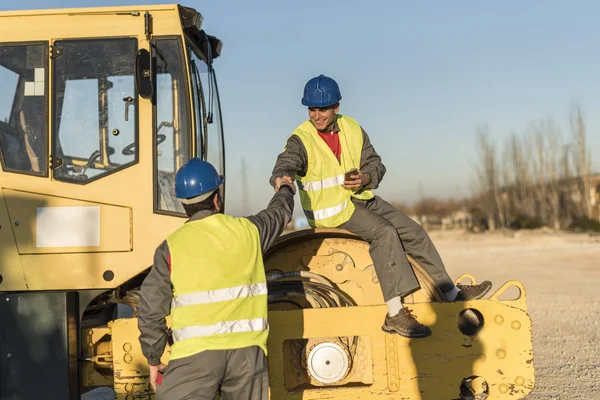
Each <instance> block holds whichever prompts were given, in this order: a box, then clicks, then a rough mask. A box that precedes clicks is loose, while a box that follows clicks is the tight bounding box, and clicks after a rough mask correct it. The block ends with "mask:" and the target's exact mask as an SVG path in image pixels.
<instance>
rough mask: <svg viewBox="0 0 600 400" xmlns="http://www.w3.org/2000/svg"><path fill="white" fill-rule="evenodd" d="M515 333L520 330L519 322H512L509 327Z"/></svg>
mask: <svg viewBox="0 0 600 400" xmlns="http://www.w3.org/2000/svg"><path fill="white" fill-rule="evenodd" d="M510 326H511V327H512V328H513V329H514V330H515V331H518V330H519V329H521V323H520V322H519V321H513V322H512V324H511V325H510Z"/></svg>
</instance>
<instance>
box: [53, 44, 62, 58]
mask: <svg viewBox="0 0 600 400" xmlns="http://www.w3.org/2000/svg"><path fill="white" fill-rule="evenodd" d="M62 55H63V51H62V49H61V48H59V47H55V46H50V59H52V60H54V59H55V58H58V57H60V56H62Z"/></svg>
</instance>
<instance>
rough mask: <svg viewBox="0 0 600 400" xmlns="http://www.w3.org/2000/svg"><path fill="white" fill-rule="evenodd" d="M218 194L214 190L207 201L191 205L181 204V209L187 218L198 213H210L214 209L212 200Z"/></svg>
mask: <svg viewBox="0 0 600 400" xmlns="http://www.w3.org/2000/svg"><path fill="white" fill-rule="evenodd" d="M218 194H219V191H218V190H215V192H214V193H213V194H212V195H210V196H209V197H208V198H207V199H205V200H202V201H200V202H198V203H192V204H183V203H182V205H183V209H184V210H185V213H186V214H187V216H188V217H191V216H192V215H194V214H196V213H199V212H200V211H211V210H214V209H215V203H214V200H213V199H214V198H215V196H217V195H218Z"/></svg>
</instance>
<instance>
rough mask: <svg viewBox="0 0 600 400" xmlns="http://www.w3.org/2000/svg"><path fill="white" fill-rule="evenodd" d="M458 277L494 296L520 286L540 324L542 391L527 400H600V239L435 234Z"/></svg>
mask: <svg viewBox="0 0 600 400" xmlns="http://www.w3.org/2000/svg"><path fill="white" fill-rule="evenodd" d="M431 237H432V239H433V241H434V243H435V244H436V246H437V248H438V250H439V252H440V254H441V256H442V258H443V259H444V261H445V263H446V266H447V269H448V271H449V273H450V274H451V276H458V275H460V274H461V273H463V272H469V273H471V274H472V275H474V276H475V277H476V278H477V280H478V281H481V280H484V279H489V280H491V281H492V282H493V283H494V288H493V289H492V291H494V290H495V289H497V288H499V287H500V286H501V285H502V284H503V283H504V282H505V281H508V280H513V279H514V280H519V281H521V282H522V283H523V285H524V286H525V290H526V293H527V305H528V312H529V315H530V316H531V319H532V324H533V354H534V363H535V371H536V386H535V389H534V391H533V392H532V394H531V395H530V396H529V397H527V399H528V400H534V399H536V400H549V399H570V400H577V399H582V400H583V399H586V400H591V399H600V345H599V344H598V339H599V338H600V334H599V332H598V331H599V329H600V296H599V295H598V285H600V237H592V236H590V235H586V234H566V233H553V232H549V231H543V230H542V231H534V232H517V233H494V234H480V235H473V234H466V233H458V232H432V233H431Z"/></svg>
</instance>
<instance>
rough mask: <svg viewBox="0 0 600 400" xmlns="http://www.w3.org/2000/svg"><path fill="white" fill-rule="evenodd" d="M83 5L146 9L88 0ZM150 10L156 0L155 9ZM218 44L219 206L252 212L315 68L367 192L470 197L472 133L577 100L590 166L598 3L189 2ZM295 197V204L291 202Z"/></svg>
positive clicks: (557, 113)
mask: <svg viewBox="0 0 600 400" xmlns="http://www.w3.org/2000/svg"><path fill="white" fill-rule="evenodd" d="M84 3H85V5H86V6H100V5H123V4H147V3H152V1H142V2H140V1H136V0H131V1H128V2H118V1H115V0H86V1H85V2H84ZM159 3H160V2H159ZM184 4H185V5H189V6H192V7H195V8H196V9H197V10H198V11H200V12H201V13H202V14H203V15H204V18H205V22H204V28H205V30H206V31H207V32H209V34H213V35H216V36H217V37H219V38H220V39H221V40H222V41H223V43H224V48H223V57H222V58H221V59H218V60H217V61H216V65H215V67H216V70H217V74H218V79H219V89H220V91H221V103H222V107H223V118H224V128H225V132H226V141H225V144H226V149H227V156H226V159H227V183H228V199H227V206H228V211H229V212H232V213H234V214H238V213H240V212H244V211H246V210H244V207H242V204H243V201H242V200H243V195H242V191H241V187H242V184H241V159H242V158H244V159H245V162H246V166H247V172H246V176H247V178H248V182H247V187H248V192H249V193H248V199H249V200H248V201H249V204H250V209H249V210H247V211H249V212H254V211H257V210H258V209H260V208H262V207H264V206H265V205H266V204H267V202H268V200H269V198H270V197H271V195H272V189H271V188H270V186H269V185H268V178H269V176H270V173H271V170H272V167H273V163H274V161H275V158H276V156H277V154H278V153H279V152H280V151H281V150H282V148H283V145H284V143H285V140H286V139H287V137H288V135H289V134H290V133H291V131H292V130H293V129H294V127H295V126H296V125H298V124H299V123H300V122H302V121H303V120H304V119H305V118H306V116H307V114H306V109H305V108H303V107H302V106H301V104H300V98H301V95H302V89H303V87H304V84H305V83H306V81H307V80H308V79H310V78H311V77H313V76H315V75H318V74H321V73H323V74H326V75H329V76H332V77H333V78H335V79H336V80H337V81H338V83H339V84H340V86H341V91H342V95H343V100H342V107H341V111H340V112H341V113H344V114H347V115H350V116H352V117H354V118H356V119H357V120H358V121H359V122H360V123H361V124H362V126H363V127H364V129H365V130H366V131H367V132H368V133H369V136H370V138H371V141H372V142H373V144H374V146H375V149H376V150H377V151H378V152H379V153H380V155H381V156H382V158H383V161H384V164H385V165H386V167H387V169H388V172H387V175H386V177H385V178H384V181H383V182H382V185H381V187H380V189H379V190H378V192H377V193H378V194H380V195H381V196H383V197H384V198H386V199H388V200H389V201H404V202H408V203H410V202H412V201H414V200H416V199H417V198H418V196H419V188H421V191H422V192H423V193H424V194H426V195H431V196H438V197H444V196H460V195H465V194H468V192H469V190H470V179H471V178H472V177H473V172H472V165H473V162H474V160H475V157H476V154H475V145H474V143H475V128H476V126H477V125H478V124H487V125H488V126H489V129H490V133H491V135H492V137H493V138H494V139H495V140H496V141H497V142H501V141H503V140H504V138H505V137H506V136H508V135H509V134H510V132H511V131H516V132H517V133H519V132H523V130H524V129H526V127H527V125H528V124H529V123H530V122H532V121H534V120H537V119H540V118H544V117H553V118H554V119H555V120H556V121H557V122H558V123H560V124H561V125H562V126H563V127H564V128H565V129H564V133H565V134H567V131H566V128H567V125H566V120H567V113H568V108H569V106H570V104H571V102H572V101H577V102H578V103H579V104H581V106H582V107H583V109H584V112H585V117H586V122H587V125H588V146H589V148H590V150H591V151H592V157H593V158H594V162H593V164H594V169H596V170H598V171H600V56H599V53H600V52H599V50H598V43H600V25H599V24H598V15H600V2H595V1H570V2H565V1H542V0H538V1H527V2H523V1H516V0H510V1H503V2H491V1H487V2H481V1H452V2H448V1H442V0H439V1H420V2H408V1H372V2H370V3H369V4H368V6H367V3H366V2H365V1H364V0H363V1H344V2H341V1H328V0H321V1H312V0H306V1H276V0H272V1H266V0H265V1H258V0H256V1H241V0H240V1H227V0H219V1H217V0H214V1H198V2H192V3H184ZM80 5H82V2H81V1H75V0H29V1H28V2H26V3H18V2H11V3H10V4H7V2H4V3H3V5H2V6H1V8H2V9H5V10H6V9H17V8H21V7H23V6H26V7H27V8H28V9H34V8H51V7H77V6H80ZM297 199H298V198H297Z"/></svg>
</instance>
